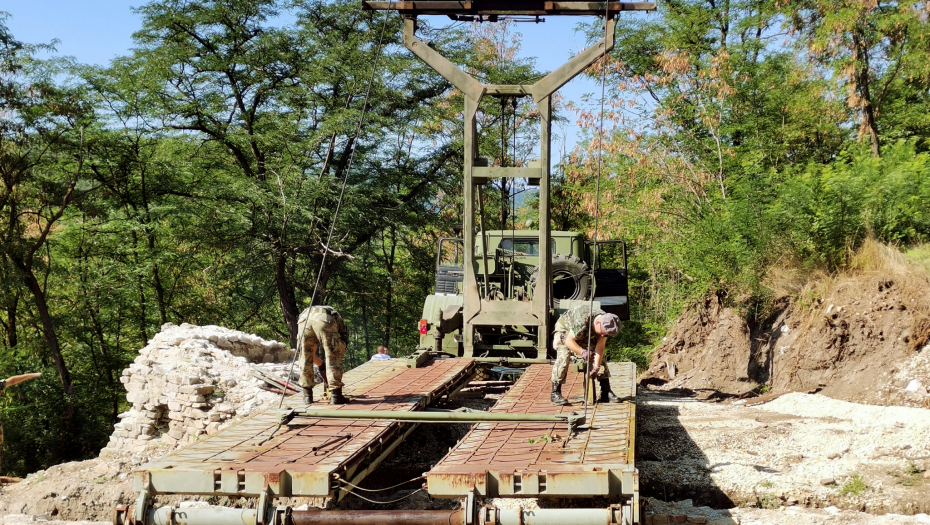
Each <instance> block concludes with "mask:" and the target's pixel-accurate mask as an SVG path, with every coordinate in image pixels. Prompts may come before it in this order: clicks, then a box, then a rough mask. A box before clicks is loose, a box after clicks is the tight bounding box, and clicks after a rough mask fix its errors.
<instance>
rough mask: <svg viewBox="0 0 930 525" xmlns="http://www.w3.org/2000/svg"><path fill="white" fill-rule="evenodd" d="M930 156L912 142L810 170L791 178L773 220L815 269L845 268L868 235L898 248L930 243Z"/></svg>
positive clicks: (853, 154) (847, 155)
mask: <svg viewBox="0 0 930 525" xmlns="http://www.w3.org/2000/svg"><path fill="white" fill-rule="evenodd" d="M927 199H930V156H928V155H927V154H926V153H920V154H918V153H916V151H915V145H914V143H913V141H910V142H905V141H901V142H898V143H896V144H893V145H889V146H888V147H886V148H885V152H884V154H883V155H882V156H881V157H875V156H872V155H870V154H869V153H868V152H866V151H863V150H861V149H857V150H854V151H853V152H848V153H845V154H843V155H841V156H840V158H838V159H837V160H836V161H834V162H832V163H830V164H826V165H821V164H813V165H810V166H807V167H806V168H805V169H804V170H803V171H801V172H800V173H798V174H797V175H793V176H791V177H789V178H788V179H787V180H786V181H785V183H784V186H783V188H782V192H781V198H780V199H779V202H777V203H776V204H775V205H774V206H773V215H774V218H775V220H776V221H778V222H779V223H780V224H783V225H786V226H788V227H787V228H786V229H785V233H787V234H789V235H791V238H790V240H791V242H792V244H793V247H794V249H795V250H796V252H797V254H798V255H799V256H800V257H801V258H802V259H803V260H805V261H809V263H810V264H823V265H825V266H826V267H828V268H830V269H836V268H839V267H840V266H841V265H842V264H844V263H845V261H846V254H847V252H848V250H849V249H850V248H853V247H855V246H857V245H858V244H859V243H860V242H861V241H862V239H863V238H865V237H866V236H867V235H873V236H875V237H876V238H877V239H879V240H881V241H884V242H887V243H892V244H912V243H920V242H925V241H926V240H927V239H928V238H930V208H928V207H927V206H926V203H927V202H928V200H927Z"/></svg>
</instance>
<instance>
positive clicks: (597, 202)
mask: <svg viewBox="0 0 930 525" xmlns="http://www.w3.org/2000/svg"><path fill="white" fill-rule="evenodd" d="M604 6H605V7H604V54H603V55H602V56H603V57H604V58H605V59H606V57H607V27H608V26H609V24H608V21H609V18H610V10H609V6H610V2H605V3H604ZM606 86H607V63H606V60H605V63H604V65H603V66H602V67H601V114H600V118H599V122H598V130H597V178H596V179H595V196H594V258H593V259H592V260H591V284H592V285H596V284H597V283H596V282H594V270H595V268H597V256H598V253H597V252H598V249H597V248H598V247H597V229H598V223H599V221H600V215H601V164H602V157H603V151H604V145H603V143H602V142H603V140H604V99H605V98H606V91H607V89H606ZM593 312H594V291H593V290H592V291H591V300H590V302H589V303H588V347H587V348H588V357H587V359H586V360H587V363H586V364H587V366H586V367H585V374H586V376H585V378H584V417H585V421H587V420H588V391H589V389H591V388H592V387H593V385H592V384H591V380H590V379H589V377H588V374H590V373H591V367H592V366H593V364H594V352H593V351H592V350H591V336H592V335H593V333H594V316H593V315H592V314H593ZM602 359H603V358H602ZM604 366H607V365H606V364H605V365H604Z"/></svg>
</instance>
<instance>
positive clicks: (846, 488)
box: [840, 473, 868, 496]
mask: <svg viewBox="0 0 930 525" xmlns="http://www.w3.org/2000/svg"><path fill="white" fill-rule="evenodd" d="M867 488H868V486H867V485H866V484H865V479H863V477H862V475H861V474H859V473H856V474H853V475H852V477H850V478H849V479H848V480H846V483H843V486H842V487H840V494H842V495H844V496H858V495H860V494H862V493H863V492H865V489H867Z"/></svg>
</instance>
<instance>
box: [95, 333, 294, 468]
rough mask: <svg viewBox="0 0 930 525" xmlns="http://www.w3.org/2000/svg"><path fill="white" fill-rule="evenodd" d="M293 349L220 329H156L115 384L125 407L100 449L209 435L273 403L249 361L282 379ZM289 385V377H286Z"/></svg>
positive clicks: (125, 448)
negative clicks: (121, 388) (127, 406)
mask: <svg viewBox="0 0 930 525" xmlns="http://www.w3.org/2000/svg"><path fill="white" fill-rule="evenodd" d="M292 356H293V351H292V350H289V349H288V348H287V346H286V345H285V344H283V343H279V342H277V341H266V340H264V339H262V338H261V337H258V336H256V335H252V334H247V333H244V332H239V331H236V330H230V329H228V328H222V327H219V326H212V325H211V326H195V325H191V324H187V323H184V324H182V325H180V326H176V325H174V324H171V323H168V324H165V325H164V326H162V331H161V332H160V333H158V334H157V335H156V336H155V337H154V338H152V340H151V341H149V344H148V345H147V346H146V347H145V348H143V349H142V350H140V351H139V356H138V357H136V359H135V362H133V363H132V364H131V365H129V368H127V369H125V370H123V375H122V377H121V378H120V382H122V383H123V385H125V386H126V390H127V392H128V394H127V395H126V400H127V401H128V402H130V403H131V404H132V408H131V409H130V410H128V411H126V412H124V413H122V414H120V415H119V419H120V421H119V422H118V423H117V424H116V425H115V426H114V431H113V434H112V435H111V436H110V442H109V443H108V444H107V447H106V448H107V449H111V450H122V451H131V452H141V451H144V450H146V448H148V447H150V446H152V444H153V443H162V445H159V446H162V447H163V446H165V445H167V446H170V447H172V448H173V447H175V446H178V445H183V444H187V443H191V442H193V441H195V440H197V439H198V438H199V437H200V436H202V435H204V434H213V433H215V432H216V431H218V430H219V429H220V428H222V427H223V426H225V424H226V423H227V422H229V421H231V420H232V419H233V418H234V417H236V416H241V417H245V416H248V415H249V414H251V413H253V412H255V411H256V409H258V408H263V407H265V406H267V405H268V404H269V403H271V402H274V401H276V400H278V399H279V398H280V395H279V394H275V393H272V392H269V391H266V390H263V389H261V388H260V387H259V385H260V384H261V381H259V380H258V379H256V378H254V377H253V376H252V366H251V365H250V364H257V363H265V365H263V367H264V368H265V369H266V370H269V371H273V372H277V373H279V374H280V375H281V376H282V377H283V376H284V375H285V374H286V372H284V370H285V369H286V366H285V365H283V364H281V363H286V362H288V361H290V360H291V358H292ZM292 380H296V374H293V375H292Z"/></svg>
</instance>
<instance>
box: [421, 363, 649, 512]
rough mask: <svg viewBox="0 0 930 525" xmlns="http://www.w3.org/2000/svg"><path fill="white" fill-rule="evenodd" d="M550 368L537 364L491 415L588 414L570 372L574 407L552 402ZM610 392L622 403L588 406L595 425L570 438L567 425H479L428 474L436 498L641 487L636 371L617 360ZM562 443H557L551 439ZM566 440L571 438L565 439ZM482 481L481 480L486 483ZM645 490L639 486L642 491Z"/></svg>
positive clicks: (580, 380)
mask: <svg viewBox="0 0 930 525" xmlns="http://www.w3.org/2000/svg"><path fill="white" fill-rule="evenodd" d="M551 371H552V367H551V366H549V365H532V366H530V367H529V368H527V369H526V372H524V374H523V375H522V376H521V377H520V379H519V380H518V381H517V383H516V384H515V385H514V386H513V388H511V389H510V391H509V392H507V394H505V395H504V396H503V397H502V398H501V399H500V401H498V402H497V404H496V405H495V406H494V407H493V408H492V409H491V412H507V413H523V414H562V413H567V412H571V411H581V410H583V407H582V406H581V405H580V401H581V398H582V396H583V395H584V376H583V375H582V374H576V373H572V374H569V376H568V379H567V380H566V382H565V384H564V385H563V386H562V388H563V393H564V394H565V395H566V396H567V397H568V398H569V399H570V400H571V401H572V404H571V405H568V406H564V407H559V406H556V405H553V404H552V403H551V402H550V401H549V393H550V392H551V383H550V374H551ZM610 372H611V374H612V377H611V379H610V382H611V388H612V389H613V391H614V392H615V393H616V394H617V395H618V396H620V397H626V398H628V400H627V401H625V402H623V403H604V404H598V405H595V406H594V407H589V409H588V417H589V424H588V425H586V427H584V428H583V429H581V430H580V431H578V432H576V433H575V434H574V435H571V436H567V435H566V431H567V429H566V425H565V424H564V423H524V424H514V423H481V424H478V425H475V426H474V427H473V428H472V430H471V431H470V432H469V433H468V434H467V435H466V436H465V438H464V439H462V441H460V442H459V444H458V445H457V446H456V447H455V448H453V449H452V450H451V451H450V452H449V454H447V455H446V457H444V458H443V459H442V461H440V462H439V464H437V465H436V467H434V468H433V469H432V470H431V471H430V472H429V473H428V474H427V478H426V479H427V488H428V490H429V493H430V495H431V496H433V497H449V498H452V497H464V496H466V495H467V494H468V492H470V491H471V490H472V488H473V487H474V490H475V491H476V493H477V495H479V496H484V497H539V496H546V497H583V496H620V495H621V494H629V493H631V492H633V491H634V486H635V485H636V484H638V479H637V477H636V470H635V468H634V466H633V453H634V450H633V443H634V441H633V432H634V423H635V417H636V412H635V405H634V403H633V396H635V394H636V383H635V380H636V367H635V365H634V364H632V363H629V364H628V363H611V364H610ZM546 436H548V437H549V438H555V439H552V440H551V441H550V440H548V439H546ZM566 438H568V440H567V442H566ZM479 480H480V481H481V482H480V483H479ZM635 489H638V487H635Z"/></svg>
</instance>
